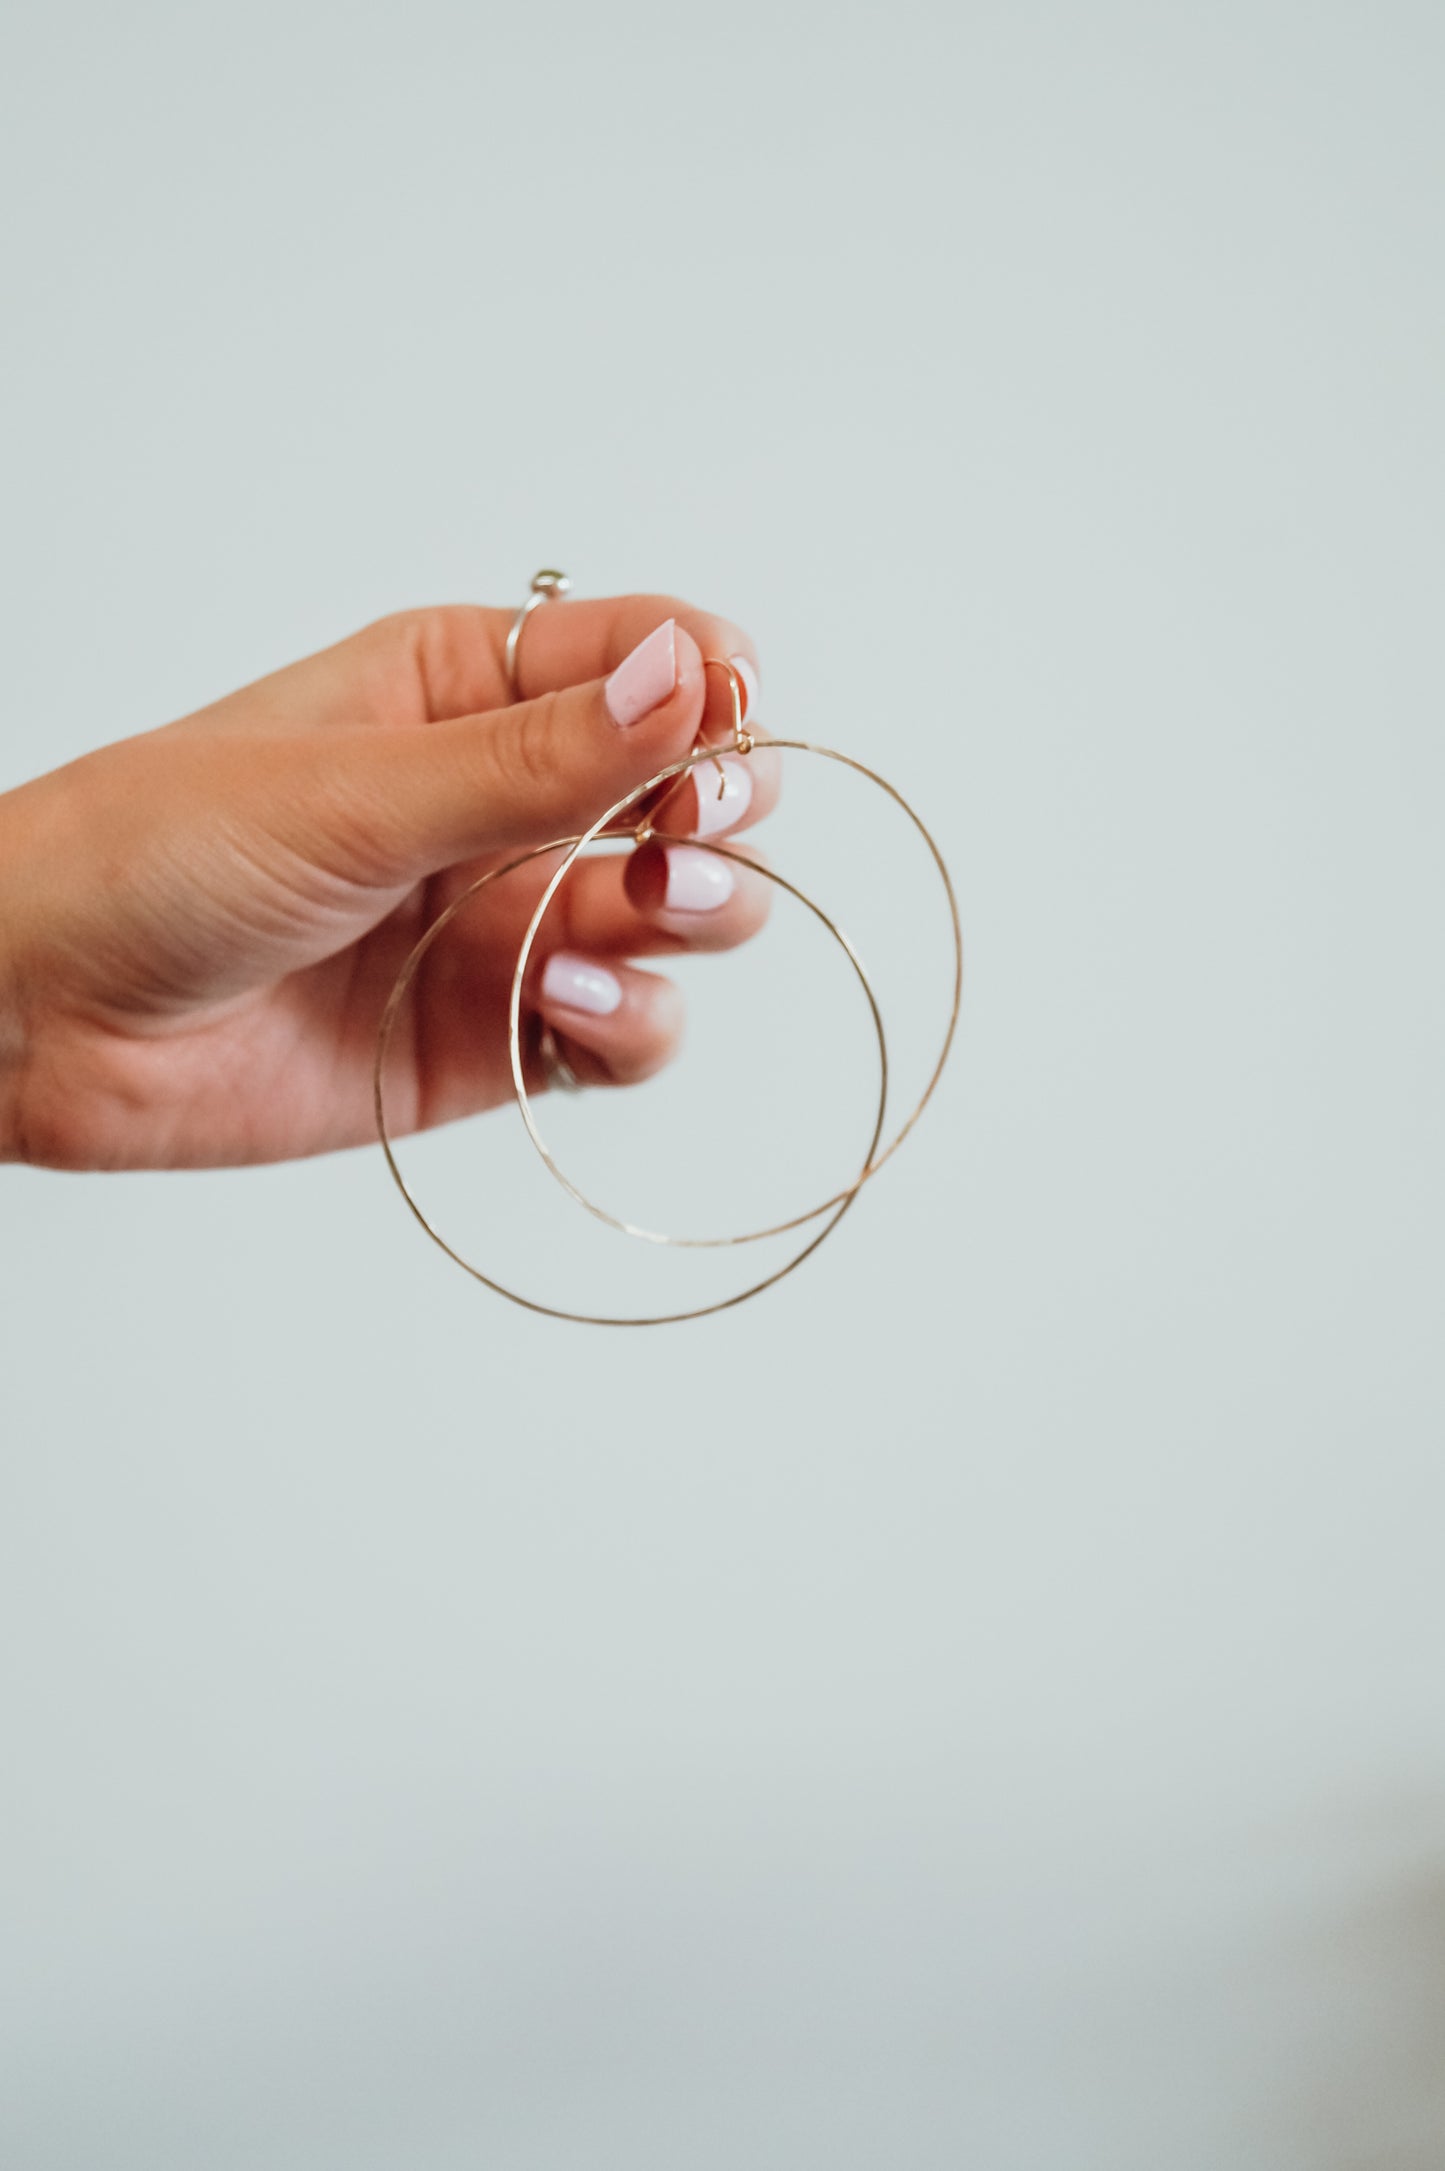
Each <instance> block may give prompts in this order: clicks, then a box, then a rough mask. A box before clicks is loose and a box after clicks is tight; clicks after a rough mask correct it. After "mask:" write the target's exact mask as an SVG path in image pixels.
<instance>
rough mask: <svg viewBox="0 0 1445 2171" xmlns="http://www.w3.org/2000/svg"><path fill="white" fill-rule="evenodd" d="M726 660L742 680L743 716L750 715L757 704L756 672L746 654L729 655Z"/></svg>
mask: <svg viewBox="0 0 1445 2171" xmlns="http://www.w3.org/2000/svg"><path fill="white" fill-rule="evenodd" d="M728 662H729V663H730V664H731V665H732V667H733V669H734V670H735V671H736V672H737V675H738V677H739V678H740V679H741V680H742V682H743V716H744V718H745V719H746V718H747V717H749V716H751V715H752V714H753V712H754V710H755V709H756V708H757V705H758V674H757V672H756V671H755V670H754V669H753V667H752V665H751V664H750V663H749V662H748V659H747V657H746V656H729V657H728Z"/></svg>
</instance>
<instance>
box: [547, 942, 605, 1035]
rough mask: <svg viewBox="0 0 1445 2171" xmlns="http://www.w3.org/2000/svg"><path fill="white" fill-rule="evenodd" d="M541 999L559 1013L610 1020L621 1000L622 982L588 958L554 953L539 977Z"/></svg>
mask: <svg viewBox="0 0 1445 2171" xmlns="http://www.w3.org/2000/svg"><path fill="white" fill-rule="evenodd" d="M541 994H542V1000H543V1002H544V1003H555V1004H556V1006H557V1008H558V1009H559V1010H585V1011H587V1012H589V1013H590V1015H591V1016H592V1017H594V1018H610V1017H611V1015H612V1013H613V1011H614V1010H615V1009H616V1008H617V1006H618V1004H619V1003H620V1002H621V1000H622V983H621V981H620V980H618V979H616V978H615V977H614V975H613V974H612V973H610V972H608V971H607V969H606V967H605V966H603V965H594V964H592V963H591V961H590V960H589V959H588V958H585V957H573V956H572V955H571V954H570V952H568V951H566V950H554V951H553V953H552V955H551V956H550V957H549V958H548V960H547V964H546V969H545V970H544V972H543V974H542V989H541Z"/></svg>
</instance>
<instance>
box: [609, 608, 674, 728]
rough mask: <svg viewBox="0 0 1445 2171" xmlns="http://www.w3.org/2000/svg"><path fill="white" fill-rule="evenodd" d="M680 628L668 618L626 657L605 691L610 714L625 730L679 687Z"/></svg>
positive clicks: (615, 722)
mask: <svg viewBox="0 0 1445 2171" xmlns="http://www.w3.org/2000/svg"><path fill="white" fill-rule="evenodd" d="M676 635H677V625H676V622H675V620H673V619H671V618H668V619H665V620H664V621H663V623H662V624H661V625H660V626H658V627H657V628H656V629H655V631H653V632H652V633H649V634H648V636H647V639H646V640H645V641H639V642H638V644H637V646H636V648H634V649H633V651H632V654H631V655H630V656H624V657H623V659H622V661H621V663H619V664H618V666H617V669H616V670H615V671H614V672H613V674H612V676H611V678H609V679H608V681H607V684H606V686H605V688H604V689H603V692H604V698H605V700H606V702H607V713H608V715H609V716H610V717H611V718H612V721H613V723H614V724H620V725H621V726H622V727H623V728H624V729H625V728H626V726H627V725H628V724H635V723H636V722H637V720H638V718H639V717H640V716H646V714H647V713H648V711H649V709H655V708H657V707H658V706H659V704H660V703H662V702H664V701H665V700H666V699H667V697H668V695H669V694H670V693H671V692H672V690H673V688H674V687H675V686H676V684H677V639H676Z"/></svg>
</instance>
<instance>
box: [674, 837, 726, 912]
mask: <svg viewBox="0 0 1445 2171" xmlns="http://www.w3.org/2000/svg"><path fill="white" fill-rule="evenodd" d="M736 887H737V883H736V880H735V878H734V875H733V871H732V868H731V867H730V866H729V865H728V863H727V861H726V860H725V859H719V858H718V856H717V854H716V853H715V852H697V851H694V850H693V848H692V846H691V845H689V844H670V845H669V846H668V847H667V889H666V891H665V893H664V895H663V900H662V902H663V909H664V910H665V911H667V912H716V911H717V909H718V906H719V905H725V904H726V903H727V901H728V899H729V897H731V895H732V893H733V891H734V889H735V888H736Z"/></svg>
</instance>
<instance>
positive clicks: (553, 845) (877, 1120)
mask: <svg viewBox="0 0 1445 2171" xmlns="http://www.w3.org/2000/svg"><path fill="white" fill-rule="evenodd" d="M710 758H711V756H710V754H709V753H708V752H707V751H706V750H704V751H703V752H701V753H699V754H697V755H695V756H694V757H693V760H694V761H707V760H709V759H710ZM676 766H677V767H680V768H684V769H685V768H688V767H690V766H692V763H682V764H678V765H676ZM672 773H673V772H672V771H671V770H669V771H667V772H664V774H663V775H661V776H659V777H657V778H654V779H653V782H654V783H659V782H664V781H666V779H667V777H668V776H670V775H671V774H672ZM650 788H651V787H650V786H647V785H644V786H643V787H642V790H643V791H646V790H649V789H650ZM606 819H607V817H604V821H605V820H606ZM601 827H602V824H595V825H594V827H593V829H592V830H591V831H588V832H587V833H586V834H585V835H584V836H580V837H556V838H554V839H553V840H552V841H551V842H550V843H548V844H537V845H534V846H533V847H532V849H531V850H530V851H528V852H521V853H519V854H518V855H517V857H516V858H515V859H509V860H508V861H506V863H505V864H504V865H503V866H500V867H493V868H491V869H489V870H488V872H487V873H486V874H484V875H479V876H478V877H477V880H476V881H475V882H473V883H471V884H470V885H469V887H468V888H466V889H465V890H463V892H462V894H461V896H460V897H456V898H453V900H452V902H451V903H450V904H449V905H448V906H447V908H446V910H445V911H444V912H442V913H439V914H438V916H437V917H436V919H434V920H433V921H432V924H431V926H430V927H429V928H428V929H427V930H426V932H425V934H424V935H422V937H421V939H420V940H419V941H418V942H417V943H415V944H414V945H413V947H412V949H411V951H410V953H409V954H408V956H407V959H406V962H405V963H404V964H403V966H402V968H401V971H400V972H399V973H398V974H397V977H396V982H395V985H394V986H393V988H392V991H391V994H390V995H389V996H388V998H387V1004H386V1008H385V1010H384V1011H383V1012H382V1016H381V1026H380V1029H379V1031H378V1033H377V1036H376V1059H375V1062H374V1064H373V1067H372V1101H373V1105H374V1107H375V1111H376V1129H377V1135H378V1137H379V1138H380V1140H381V1150H382V1152H383V1154H384V1155H385V1156H386V1165H387V1168H388V1169H389V1170H390V1172H391V1178H392V1181H393V1183H394V1184H395V1185H396V1187H397V1189H398V1191H399V1192H400V1193H401V1195H402V1197H403V1198H404V1199H405V1201H406V1203H407V1205H408V1206H409V1207H410V1209H411V1211H412V1213H413V1215H414V1216H415V1218H416V1219H417V1221H418V1222H419V1223H420V1224H421V1226H422V1228H423V1229H424V1230H425V1231H426V1233H427V1235H428V1236H429V1237H430V1238H431V1240H432V1242H433V1243H434V1244H436V1245H437V1246H438V1247H439V1248H440V1249H441V1250H442V1251H444V1252H445V1253H446V1255H447V1257H448V1258H449V1259H451V1260H452V1261H453V1262H454V1263H455V1264H456V1265H457V1266H459V1267H461V1269H462V1271H463V1272H464V1273H466V1274H470V1275H471V1277H472V1279H473V1281H478V1282H481V1284H482V1285H483V1287H484V1288H487V1289H491V1290H493V1291H494V1292H495V1293H496V1295H497V1296H500V1297H506V1298H507V1300H508V1301H509V1302H510V1303H512V1304H519V1305H520V1306H521V1307H522V1309H523V1310H524V1311H528V1312H537V1313H539V1314H541V1316H542V1317H543V1318H546V1319H567V1320H572V1321H574V1322H575V1323H576V1324H578V1325H579V1326H587V1327H669V1326H679V1325H681V1324H682V1322H683V1321H685V1320H689V1319H706V1318H708V1317H709V1316H710V1315H711V1314H712V1313H714V1312H727V1311H731V1310H732V1309H733V1308H734V1306H736V1305H739V1304H746V1303H747V1301H748V1299H749V1298H750V1297H756V1296H761V1294H762V1292H763V1291H764V1290H765V1289H771V1288H772V1287H773V1286H774V1284H775V1283H777V1282H780V1281H782V1280H783V1279H784V1277H785V1276H786V1275H788V1274H791V1273H792V1272H793V1270H794V1268H795V1267H800V1266H801V1265H802V1263H803V1261H804V1260H805V1259H807V1258H810V1257H811V1256H812V1254H813V1253H814V1252H815V1251H816V1250H817V1249H818V1246H819V1245H820V1244H821V1243H823V1242H824V1241H825V1240H826V1239H827V1238H828V1237H829V1236H831V1235H832V1233H833V1231H834V1229H836V1228H837V1226H838V1223H839V1222H840V1221H841V1220H842V1218H843V1216H844V1214H846V1213H847V1211H848V1209H849V1207H850V1206H852V1204H853V1202H854V1200H855V1199H856V1198H857V1196H858V1194H859V1192H860V1191H861V1190H862V1188H863V1185H864V1183H865V1182H866V1181H867V1178H868V1175H869V1174H870V1173H871V1171H872V1170H873V1168H874V1167H876V1166H877V1165H878V1164H877V1162H876V1161H875V1158H874V1157H875V1155H876V1154H877V1150H878V1141H879V1139H880V1138H881V1137H882V1135H883V1125H884V1121H885V1119H886V1117H887V1112H888V1037H887V1034H886V1033H885V1031H884V1028H883V1015H882V1012H881V1011H880V1010H879V1008H878V1001H877V997H876V996H875V995H874V992H873V987H872V984H871V982H870V981H869V978H868V975H867V973H866V971H865V970H864V968H863V963H862V960H861V959H860V958H859V956H858V953H857V951H856V950H855V949H854V948H853V945H852V943H851V942H850V941H849V940H848V937H847V936H846V935H845V934H844V933H843V930H842V929H841V928H840V927H839V926H837V925H836V923H835V922H834V921H833V920H831V919H830V918H829V917H828V915H827V913H826V912H824V910H823V909H822V907H821V905H817V904H815V903H814V902H813V900H812V898H811V897H808V896H806V895H805V894H804V892H803V891H802V890H800V889H799V888H798V887H797V886H796V884H795V883H792V882H790V881H789V880H788V878H787V876H786V875H781V874H779V873H777V871H776V870H775V869H774V868H771V867H762V866H758V865H757V864H756V863H755V862H754V861H752V860H748V859H745V858H744V856H743V854H742V853H740V852H734V851H732V850H730V849H729V848H728V846H726V845H723V844H710V845H708V846H707V849H708V850H709V851H712V852H715V853H716V854H717V855H718V857H719V858H722V859H732V860H736V861H737V862H738V863H739V864H740V865H744V866H748V867H752V868H753V871H754V872H755V873H757V874H761V875H763V876H764V877H765V878H766V879H767V880H768V881H770V882H773V883H775V884H776V885H777V887H778V888H779V889H782V890H786V891H787V893H788V895H789V896H790V897H796V899H797V900H798V902H799V904H801V905H806V906H807V908H808V910H809V911H810V912H811V913H812V914H813V916H814V918H815V919H818V920H821V922H822V923H823V925H824V927H826V928H827V930H828V932H829V934H830V935H832V937H833V939H834V941H835V942H837V943H838V945H839V947H840V948H841V949H842V950H843V951H844V953H845V954H846V956H847V958H848V961H849V963H850V964H851V965H852V967H853V970H854V972H855V974H856V975H857V977H858V981H859V984H860V985H861V987H862V989H863V993H864V995H865V997H866V998H867V1002H868V1008H869V1012H870V1014H871V1016H872V1019H873V1028H874V1031H875V1033H876V1035H877V1038H878V1109H877V1113H876V1115H875V1117H874V1121H873V1134H872V1137H871V1138H870V1139H869V1141H868V1151H867V1154H866V1155H865V1157H864V1161H863V1167H862V1169H861V1171H860V1172H859V1176H858V1180H857V1182H856V1183H854V1184H852V1185H851V1186H850V1187H849V1189H848V1190H847V1191H845V1192H842V1193H840V1194H839V1198H838V1201H837V1211H836V1212H835V1213H834V1214H833V1217H832V1219H831V1220H830V1221H826V1222H825V1223H824V1224H823V1227H822V1228H821V1229H819V1231H818V1232H817V1234H816V1236H813V1237H812V1238H810V1239H809V1241H808V1242H807V1243H806V1244H804V1245H803V1247H802V1249H801V1250H799V1251H796V1252H794V1254H793V1256H792V1257H791V1258H790V1259H787V1260H785V1261H784V1263H783V1264H782V1265H781V1266H780V1267H778V1268H777V1269H776V1270H775V1271H774V1272H773V1273H771V1274H767V1275H764V1276H763V1278H762V1279H761V1280H760V1281H755V1282H753V1283H751V1284H750V1285H749V1287H747V1288H746V1289H739V1290H737V1291H735V1292H734V1294H733V1295H732V1296H728V1297H720V1298H719V1299H718V1300H717V1301H716V1302H715V1303H712V1304H699V1305H695V1306H694V1307H693V1308H692V1309H691V1310H690V1311H683V1312H659V1313H654V1314H652V1315H650V1316H637V1317H633V1316H631V1315H622V1314H617V1313H600V1312H575V1311H569V1310H567V1309H565V1308H564V1307H562V1306H561V1305H556V1304H542V1303H540V1302H539V1301H538V1300H537V1299H536V1298H534V1297H526V1296H523V1295H522V1294H521V1292H520V1291H519V1290H516V1289H510V1288H508V1286H507V1284H506V1283H505V1282H500V1281H497V1280H496V1279H495V1278H494V1277H493V1276H492V1275H490V1274H485V1273H483V1271H482V1269H481V1268H480V1267H479V1266H476V1265H475V1264H474V1263H473V1262H472V1261H471V1260H470V1259H468V1258H466V1257H465V1256H464V1254H463V1253H461V1252H459V1251H458V1250H456V1248H455V1246H453V1245H451V1244H449V1243H448V1242H447V1240H446V1238H445V1237H444V1236H443V1235H442V1234H441V1232H440V1230H439V1229H437V1228H436V1227H435V1226H434V1225H433V1223H432V1222H431V1221H430V1220H429V1219H428V1217H427V1215H426V1214H425V1213H424V1212H423V1210H422V1208H421V1206H420V1204H419V1203H418V1201H417V1200H416V1198H415V1197H414V1196H413V1194H412V1191H411V1187H410V1186H409V1184H408V1183H407V1181H406V1178H405V1176H404V1175H403V1174H402V1172H401V1168H400V1166H399V1165H398V1163H397V1158H396V1153H395V1150H394V1148H393V1146H392V1142H391V1133H390V1131H389V1129H388V1127H387V1121H386V1089H385V1084H384V1080H383V1073H384V1071H385V1066H386V1057H387V1051H388V1050H389V1048H390V1046H391V1036H392V1033H393V1031H394V1030H395V1027H396V1020H397V1017H398V1015H399V1013H400V1010H401V1006H402V1003H403V1002H404V1001H405V999H406V996H407V993H408V990H409V989H410V987H411V984H412V982H413V980H414V979H415V978H416V975H417V972H418V970H419V968H420V966H421V963H422V960H423V958H424V957H425V956H426V954H427V952H428V951H429V950H430V948H431V946H432V944H433V943H434V942H435V941H436V940H437V939H438V937H439V936H440V935H441V934H442V933H444V931H445V930H446V929H447V928H448V927H449V926H450V925H451V923H452V921H453V920H454V919H456V917H457V915H458V914H459V913H461V912H464V911H465V910H466V908H467V906H468V905H469V904H471V903H472V902H473V900H474V899H475V898H476V897H477V896H479V895H480V893H481V892H482V891H483V890H484V889H487V888H488V887H489V886H490V885H491V884H492V883H493V882H500V881H501V880H502V878H503V876H505V875H509V874H515V873H516V871H517V869H518V868H519V867H525V866H527V865H529V864H530V862H531V861H532V860H534V859H541V858H543V857H544V856H545V855H546V854H547V853H549V852H559V851H565V852H566V853H567V855H568V858H567V865H568V866H571V865H572V864H574V862H575V860H576V857H577V854H578V852H579V851H580V850H584V849H585V848H586V846H587V844H589V843H595V842H596V841H598V832H599V831H600V829H601ZM518 989H519V983H518V982H517V981H516V980H515V979H514V981H513V988H512V996H513V999H512V1004H511V1010H510V1014H509V1019H508V1040H509V1046H510V1051H511V1054H512V1059H513V1077H514V1079H515V1078H516V1077H517V1076H518V1075H519V1074H520V1069H521V1063H520V1022H519V1001H518ZM543 1150H544V1158H545V1149H543ZM549 1165H550V1164H549ZM554 1173H555V1174H557V1176H558V1180H559V1182H561V1183H562V1184H563V1186H564V1188H565V1189H567V1190H569V1191H572V1190H573V1189H574V1187H573V1186H572V1185H571V1184H570V1183H569V1182H568V1181H567V1179H566V1177H564V1176H562V1175H561V1173H560V1171H558V1170H556V1169H555V1167H554ZM574 1195H576V1196H578V1197H581V1194H580V1193H575V1194H574ZM583 1204H588V1205H590V1202H589V1201H587V1200H585V1199H584V1200H583ZM591 1210H592V1211H593V1212H594V1213H595V1212H598V1211H599V1210H598V1209H596V1208H591ZM825 1211H826V1209H825ZM600 1218H603V1219H606V1218H607V1217H606V1216H605V1215H604V1216H601V1217H600ZM808 1218H809V1219H810V1220H816V1218H817V1215H816V1213H815V1214H813V1215H810V1216H809V1217H808Z"/></svg>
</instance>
